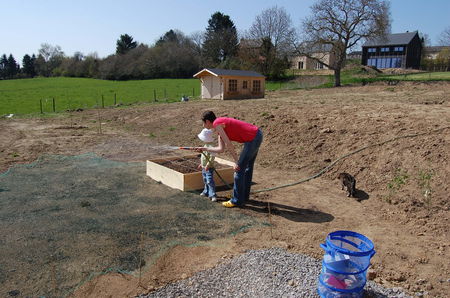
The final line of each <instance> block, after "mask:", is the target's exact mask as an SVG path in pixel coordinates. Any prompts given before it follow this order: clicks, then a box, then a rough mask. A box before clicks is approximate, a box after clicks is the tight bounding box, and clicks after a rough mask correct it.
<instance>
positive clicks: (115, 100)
mask: <svg viewBox="0 0 450 298" xmlns="http://www.w3.org/2000/svg"><path fill="white" fill-rule="evenodd" d="M116 104H117V99H116V93H114V105H116Z"/></svg>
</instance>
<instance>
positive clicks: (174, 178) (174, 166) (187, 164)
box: [147, 154, 234, 191]
mask: <svg viewBox="0 0 450 298" xmlns="http://www.w3.org/2000/svg"><path fill="white" fill-rule="evenodd" d="M215 163H216V171H217V172H218V173H219V175H220V176H221V177H222V178H223V180H225V182H226V183H227V184H228V185H230V186H231V185H233V181H234V170H233V163H232V162H230V161H228V160H225V159H222V158H219V157H216V159H215ZM199 164H200V156H199V155H197V154H196V155H188V156H179V157H167V158H161V159H152V160H147V176H149V177H150V178H152V179H154V180H156V181H158V182H161V183H163V184H165V185H167V186H170V187H172V188H176V189H179V190H182V191H190V190H197V189H203V187H204V184H203V178H202V172H201V170H198V169H197V166H198V165H199ZM214 182H215V183H216V186H222V185H225V184H224V182H223V181H222V179H220V178H219V177H218V175H217V173H216V172H214Z"/></svg>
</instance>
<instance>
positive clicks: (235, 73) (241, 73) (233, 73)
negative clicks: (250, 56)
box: [194, 68, 264, 78]
mask: <svg viewBox="0 0 450 298" xmlns="http://www.w3.org/2000/svg"><path fill="white" fill-rule="evenodd" d="M204 75H213V76H216V77H222V76H229V77H260V78H264V76H263V75H262V74H260V73H257V72H255V71H249V70H233V69H220V68H204V69H202V70H201V71H199V72H197V73H196V74H195V75H194V78H199V77H202V76H204Z"/></svg>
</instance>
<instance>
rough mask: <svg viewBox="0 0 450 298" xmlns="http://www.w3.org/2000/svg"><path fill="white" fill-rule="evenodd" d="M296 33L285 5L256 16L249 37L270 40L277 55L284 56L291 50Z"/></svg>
mask: <svg viewBox="0 0 450 298" xmlns="http://www.w3.org/2000/svg"><path fill="white" fill-rule="evenodd" d="M294 34H295V29H294V28H293V26H292V20H291V17H290V16H289V14H288V13H287V12H286V10H285V9H284V8H283V7H278V6H274V7H271V8H268V9H266V10H264V11H263V12H262V13H261V14H260V15H258V16H256V19H255V21H254V22H253V24H252V26H251V27H250V29H249V30H248V34H247V38H248V39H253V40H257V41H260V42H262V41H264V40H265V41H266V42H267V41H269V40H270V42H271V43H272V45H273V48H274V51H275V53H276V55H277V56H282V55H283V54H286V53H288V52H289V47H290V45H291V44H292V39H293V37H294Z"/></svg>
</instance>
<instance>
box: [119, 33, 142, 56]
mask: <svg viewBox="0 0 450 298" xmlns="http://www.w3.org/2000/svg"><path fill="white" fill-rule="evenodd" d="M136 47H137V42H135V41H133V37H132V36H130V35H128V34H122V35H120V38H119V39H118V40H117V46H116V54H122V55H123V54H126V53H127V52H128V51H129V50H131V49H134V48H136Z"/></svg>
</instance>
